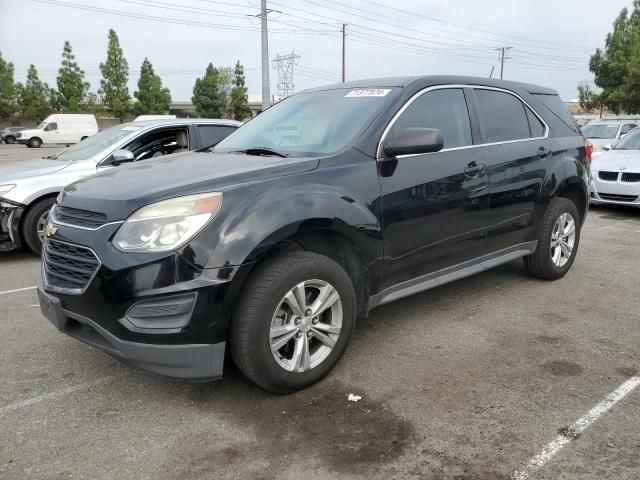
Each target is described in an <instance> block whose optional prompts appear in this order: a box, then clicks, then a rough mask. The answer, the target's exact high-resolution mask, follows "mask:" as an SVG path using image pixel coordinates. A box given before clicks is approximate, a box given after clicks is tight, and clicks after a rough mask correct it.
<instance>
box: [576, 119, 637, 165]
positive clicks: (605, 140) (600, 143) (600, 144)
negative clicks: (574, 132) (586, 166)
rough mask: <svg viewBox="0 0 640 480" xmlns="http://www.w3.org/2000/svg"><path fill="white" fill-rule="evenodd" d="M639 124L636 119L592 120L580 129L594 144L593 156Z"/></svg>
mask: <svg viewBox="0 0 640 480" xmlns="http://www.w3.org/2000/svg"><path fill="white" fill-rule="evenodd" d="M637 126H638V125H637V123H636V122H635V121H626V120H624V121H623V120H610V121H600V122H590V123H589V124H588V125H585V126H584V127H582V128H581V129H580V130H581V132H582V135H583V136H584V138H586V139H587V140H589V143H591V145H593V156H594V157H597V156H598V155H600V154H602V153H603V152H604V151H605V150H608V149H610V148H611V146H612V145H615V143H616V142H617V141H618V140H620V139H621V138H622V137H624V136H625V135H626V134H627V133H629V132H630V131H631V130H633V129H634V128H636V127H637Z"/></svg>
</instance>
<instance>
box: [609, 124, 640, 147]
mask: <svg viewBox="0 0 640 480" xmlns="http://www.w3.org/2000/svg"><path fill="white" fill-rule="evenodd" d="M613 149H614V150H640V129H638V128H635V129H633V130H631V131H630V132H629V133H627V134H626V135H625V136H624V137H622V140H620V141H619V142H618V143H616V145H615V147H613Z"/></svg>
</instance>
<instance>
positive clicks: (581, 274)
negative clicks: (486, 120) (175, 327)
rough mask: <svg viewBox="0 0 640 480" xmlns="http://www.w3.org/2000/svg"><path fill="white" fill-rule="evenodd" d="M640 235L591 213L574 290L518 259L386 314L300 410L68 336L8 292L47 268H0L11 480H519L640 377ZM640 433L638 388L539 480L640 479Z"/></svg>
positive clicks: (280, 399)
mask: <svg viewBox="0 0 640 480" xmlns="http://www.w3.org/2000/svg"><path fill="white" fill-rule="evenodd" d="M55 151H56V149H41V150H39V151H34V150H32V149H27V148H26V147H6V146H4V145H3V146H1V147H0V161H6V160H7V159H9V158H17V157H18V156H21V158H28V157H29V156H31V154H36V156H37V154H43V153H45V152H52V153H55ZM46 154H50V153H46ZM639 238H640V210H631V209H626V208H611V207H606V208H605V207H600V208H597V209H592V211H591V213H590V214H589V218H588V220H587V223H586V225H585V227H584V230H583V236H582V242H581V245H580V252H579V253H578V257H577V259H576V262H575V264H574V266H573V269H572V270H571V272H570V273H569V274H568V275H567V276H566V277H565V278H564V279H562V280H559V281H557V282H544V281H539V280H535V279H532V278H530V277H528V276H527V275H526V274H525V272H524V268H523V265H522V262H520V261H516V262H513V263H510V264H507V265H504V266H501V267H499V268H496V269H494V270H492V271H490V272H486V273H483V274H480V275H477V276H475V277H471V278H467V279H464V280H461V281H458V282H456V283H452V284H449V285H445V286H443V287H440V288H437V289H434V290H431V291H428V292H426V293H422V294H418V295H415V296H413V297H410V298H407V299H404V300H400V301H398V302H396V303H392V304H388V305H385V306H383V307H381V308H379V309H378V310H375V311H374V312H373V313H372V315H371V316H370V318H368V319H367V320H366V321H362V322H360V324H359V325H358V327H357V329H356V334H355V336H354V338H353V339H352V341H351V344H350V347H349V348H348V350H347V352H346V354H345V355H344V357H343V358H342V360H341V362H340V363H339V365H338V367H337V368H336V370H335V371H334V372H333V373H332V374H331V375H329V377H328V378H327V379H326V380H325V381H323V382H321V383H320V384H318V385H316V386H314V387H312V388H310V389H308V390H306V391H303V392H299V393H296V394H293V395H287V396H273V395H270V394H267V393H265V392H263V391H261V390H260V389H258V388H257V387H255V386H253V385H252V384H250V383H249V382H247V381H246V380H244V379H243V378H242V376H241V375H240V374H239V373H238V372H237V371H236V370H235V368H234V367H233V366H232V365H231V364H229V365H228V367H227V369H226V372H225V378H224V380H222V381H220V382H216V383H209V384H192V383H186V382H183V381H177V380H171V379H167V378H162V377H158V376H153V375H150V374H147V373H144V372H141V371H138V370H136V369H133V368H130V367H128V366H125V365H123V364H120V363H119V362H117V361H116V360H114V359H112V358H111V357H109V356H107V355H106V354H104V353H102V352H100V351H98V350H95V349H93V348H90V347H88V346H86V345H83V344H81V343H79V342H77V341H75V340H73V339H71V338H69V337H67V336H65V335H62V334H59V333H57V332H56V330H55V329H54V328H53V327H52V326H51V325H50V324H49V323H48V322H47V321H46V320H45V319H44V318H43V317H42V315H41V314H40V311H39V309H38V307H37V305H36V304H37V300H36V295H35V290H33V289H31V290H24V291H19V292H12V293H2V292H6V291H8V290H14V289H18V288H23V287H31V286H34V285H37V284H38V282H39V276H40V273H39V262H38V259H37V258H35V257H34V256H32V255H30V254H27V253H12V254H5V255H2V256H0V305H1V306H2V308H0V478H2V479H27V478H28V479H62V478H76V479H85V478H91V479H113V478H127V479H147V478H148V479H212V478H216V479H225V478H229V479H236V478H237V479H253V478H256V479H271V478H277V479H299V478H307V479H311V480H312V479H327V478H341V479H356V478H366V479H377V478H380V479H388V478H398V479H438V480H440V479H457V480H479V479H487V480H496V479H508V478H510V476H511V475H512V474H513V472H514V471H517V470H519V469H521V468H522V467H523V465H525V464H526V463H527V462H528V461H529V459H530V458H532V457H533V456H535V455H537V454H539V453H540V452H541V451H542V449H543V448H544V446H545V445H547V444H548V443H549V442H550V441H552V440H553V439H554V438H555V437H556V436H557V435H558V432H562V431H566V428H567V427H568V426H570V425H571V424H573V423H574V422H575V421H576V420H577V419H578V418H580V417H582V416H583V415H584V414H586V413H587V412H588V411H589V410H590V409H591V408H592V407H594V406H595V405H596V404H598V403H599V402H601V401H602V400H603V399H604V398H605V397H606V396H607V395H608V394H610V393H611V392H613V391H614V390H615V389H616V388H618V387H619V386H620V385H621V384H622V383H623V382H625V381H627V380H628V379H629V378H631V377H634V376H635V375H637V374H638V372H640V351H639V349H638V345H639V344H640V295H638V293H639V291H640V287H639V286H640V262H639V260H638V259H639V258H640V242H639V241H638V239H639ZM349 393H355V394H357V395H361V396H362V397H363V398H362V400H361V401H360V402H358V403H350V402H347V395H348V394H349ZM639 428H640V388H637V389H635V390H633V391H631V393H629V394H628V395H627V396H626V397H625V398H623V399H622V400H621V401H620V402H619V403H617V404H616V405H615V406H614V407H613V408H612V409H610V411H607V412H606V413H605V414H604V415H603V416H602V417H601V418H599V419H598V420H597V421H596V422H595V423H594V424H593V425H592V426H591V427H590V428H588V429H587V430H585V431H584V432H582V434H581V435H579V436H578V438H577V439H575V440H574V441H572V442H570V443H568V444H567V445H566V446H564V448H562V449H561V450H560V451H559V452H558V453H557V455H555V456H554V457H553V458H551V459H550V460H549V461H548V462H547V463H546V464H545V465H544V466H543V467H541V468H540V469H538V470H536V471H534V472H533V473H532V474H531V476H530V477H529V478H532V479H549V480H550V479H558V478H567V479H593V480H596V479H604V478H606V479H637V478H640V436H639ZM563 429H564V430H563Z"/></svg>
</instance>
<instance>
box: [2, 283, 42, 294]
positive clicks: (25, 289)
mask: <svg viewBox="0 0 640 480" xmlns="http://www.w3.org/2000/svg"><path fill="white" fill-rule="evenodd" d="M35 288H38V287H36V286H35V285H34V286H33V287H24V288H16V289H15V290H5V291H4V292H0V295H5V294H7V293H18V292H26V291H27V290H33V289H35Z"/></svg>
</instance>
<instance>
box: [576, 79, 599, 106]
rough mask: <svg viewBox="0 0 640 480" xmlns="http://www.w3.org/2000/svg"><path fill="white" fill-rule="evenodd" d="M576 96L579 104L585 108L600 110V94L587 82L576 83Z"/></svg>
mask: <svg viewBox="0 0 640 480" xmlns="http://www.w3.org/2000/svg"><path fill="white" fill-rule="evenodd" d="M578 96H579V99H580V106H581V107H582V108H584V109H585V110H594V109H599V110H602V106H603V105H602V99H601V95H599V94H597V93H596V92H594V91H593V90H592V89H591V85H589V84H588V83H586V82H585V83H581V84H580V85H578Z"/></svg>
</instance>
